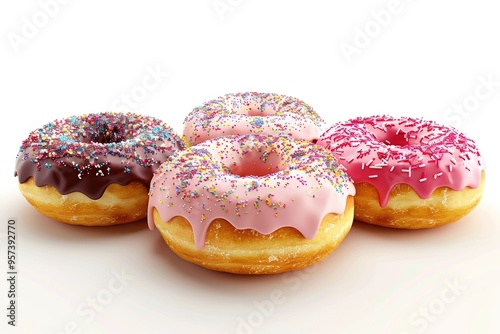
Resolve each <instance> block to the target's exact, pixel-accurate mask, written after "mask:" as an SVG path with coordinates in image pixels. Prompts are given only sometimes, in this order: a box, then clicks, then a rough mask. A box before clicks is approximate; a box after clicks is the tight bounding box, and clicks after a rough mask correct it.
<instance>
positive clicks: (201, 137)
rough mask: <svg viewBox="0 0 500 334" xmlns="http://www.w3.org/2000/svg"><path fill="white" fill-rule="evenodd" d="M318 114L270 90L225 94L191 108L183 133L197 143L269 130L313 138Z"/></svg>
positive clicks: (263, 132) (303, 104) (317, 123)
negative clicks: (220, 137)
mask: <svg viewBox="0 0 500 334" xmlns="http://www.w3.org/2000/svg"><path fill="white" fill-rule="evenodd" d="M322 124H323V120H322V119H321V117H320V116H319V115H318V114H317V113H316V112H315V111H314V110H313V109H312V108H311V107H310V106H309V105H307V104H306V103H304V102H303V101H301V100H299V99H297V98H295V97H290V96H285V95H279V94H272V93H256V92H246V93H236V94H226V95H224V96H221V97H218V98H216V99H215V100H211V101H208V102H205V103H204V104H203V105H202V106H199V107H196V108H194V109H193V110H192V111H191V112H190V113H189V114H188V115H187V116H186V118H185V119H184V132H183V136H184V138H185V140H186V141H187V144H188V145H196V144H199V143H201V142H204V141H205V140H208V139H213V138H217V137H219V136H229V135H245V134H268V135H275V136H289V137H292V138H295V139H302V140H308V141H311V142H315V141H316V140H317V139H318V138H319V135H320V129H319V127H320V126H321V125H322Z"/></svg>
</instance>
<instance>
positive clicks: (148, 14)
mask: <svg viewBox="0 0 500 334" xmlns="http://www.w3.org/2000/svg"><path fill="white" fill-rule="evenodd" d="M62 2H63V1H62V0H61V2H60V3H59V2H55V0H53V1H49V0H41V1H35V0H29V1H8V2H7V1H3V2H2V4H1V5H0V30H1V31H0V52H1V53H0V57H1V58H0V110H1V111H2V114H3V121H2V131H1V143H2V163H1V164H0V168H1V174H0V176H1V185H2V187H1V203H2V204H1V205H2V206H1V210H0V214H1V221H2V224H1V226H0V230H1V231H0V236H1V239H0V240H1V252H0V254H1V261H0V266H1V267H2V270H3V272H4V274H2V275H0V278H1V279H0V282H1V283H0V296H1V297H0V310H2V311H0V322H1V324H0V332H2V333H4V332H6V330H5V329H8V333H43V334H49V333H50V334H52V333H305V332H314V333H397V334H401V333H445V332H446V333H472V332H474V333H498V332H500V320H499V319H500V317H499V315H500V284H499V283H498V282H499V281H500V266H499V264H500V262H499V258H500V246H499V245H500V225H499V221H498V218H499V216H500V215H499V213H500V210H499V208H498V194H496V192H497V191H498V187H499V186H500V182H499V175H498V174H499V173H498V171H497V170H496V169H497V168H496V166H498V163H499V158H498V149H496V145H497V144H498V137H496V135H497V134H498V130H497V127H498V125H497V122H498V121H497V120H496V119H494V117H493V116H494V115H495V113H498V110H499V109H500V65H499V62H500V45H499V43H500V40H499V37H498V36H499V35H498V32H499V31H500V20H499V16H498V14H499V12H500V11H499V9H500V8H498V6H497V5H496V2H495V1H491V0H475V1H430V0H414V1H410V0H401V1H399V2H394V1H392V2H391V1H389V0H377V1H367V0H364V1H335V2H333V1H330V2H327V1H264V0H232V1H231V0H221V1H219V2H214V1H213V0H203V1H201V0H199V1H181V0H176V1H153V0H142V1H95V0H88V1H77V0H73V1H67V3H64V4H63V3H62ZM217 3H218V4H219V7H218V8H219V10H217V9H216V8H215V7H214V4H217ZM44 4H50V5H44ZM54 4H56V5H57V6H56V5H54ZM224 4H226V7H223V6H224ZM44 8H45V9H44ZM388 9H390V10H391V11H392V14H390V17H389V16H387V15H385V16H384V15H383V14H384V13H385V14H387V13H390V12H387V10H388ZM224 10H225V11H224ZM44 11H45V12H48V13H49V14H50V15H49V14H45V12H44ZM376 16H378V17H379V20H381V22H382V24H381V23H377V21H376V19H375V17H376ZM31 24H33V25H34V29H33V27H31V29H30V25H31ZM365 29H368V32H369V35H370V36H363V35H362V34H364V33H360V31H362V30H365ZM346 45H350V50H351V51H352V50H354V48H356V49H355V51H356V53H352V54H350V55H349V54H345V53H344V52H343V51H342V48H344V49H346V48H349V46H346ZM151 71H156V72H159V73H160V74H159V75H158V77H157V81H156V84H154V83H155V82H154V81H151V80H150V81H148V83H150V85H149V86H147V87H148V89H145V88H144V87H143V86H142V85H143V81H144V80H145V78H147V76H148V75H149V73H150V72H151ZM167 73H168V74H167ZM488 80H489V81H490V84H488V85H486V84H484V82H487V81H488ZM152 86H154V87H152ZM238 91H258V92H275V93H282V94H287V95H292V96H296V97H298V98H300V99H302V100H304V101H306V102H307V103H309V104H310V105H311V106H313V107H314V108H315V110H316V111H317V112H318V113H319V114H320V115H321V116H322V117H323V118H324V119H325V121H326V124H327V125H328V124H332V123H333V122H335V121H340V120H345V119H347V118H351V117H355V116H368V115H374V114H382V113H385V114H390V115H405V116H413V117H424V118H429V119H434V120H436V121H439V122H441V123H445V124H449V125H454V126H456V127H457V128H459V129H460V130H462V131H464V132H465V133H466V134H467V135H469V136H470V137H471V138H473V139H474V140H475V141H476V142H477V144H478V145H479V147H480V149H481V152H482V153H483V155H484V157H485V159H486V162H487V166H488V167H487V183H486V189H485V193H484V196H483V199H482V201H481V202H480V204H479V205H478V206H477V207H476V209H475V210H474V211H473V212H472V213H470V214H469V215H468V216H467V217H465V218H463V219H462V220H460V221H458V222H456V223H454V224H451V225H448V226H445V227H440V228H437V229H435V230H425V231H395V230H388V229H383V228H377V227H372V226H367V225H364V224H362V223H355V224H354V226H353V228H352V230H351V232H350V233H349V235H348V236H347V238H346V239H345V240H344V242H343V243H342V244H341V245H340V247H339V248H338V249H337V250H336V251H335V252H334V253H332V255H331V256H329V257H328V258H327V259H326V260H324V261H323V262H321V263H319V264H317V265H314V266H313V267H311V268H309V269H308V270H303V271H301V272H294V273H289V274H285V275H275V276H258V277H245V276H235V275H228V274H222V273H216V272H211V271H208V270H205V269H202V268H198V267H196V266H194V265H191V264H188V263H186V262H184V261H182V260H180V259H178V258H177V257H176V256H175V255H174V254H173V253H172V252H171V251H170V249H169V248H168V247H167V246H166V245H165V244H164V243H163V241H162V240H161V237H160V236H159V234H158V233H157V232H151V231H149V230H148V229H147V228H146V223H145V221H142V222H138V223H135V224H129V225H126V226H118V227H111V228H83V227H74V226H67V225H65V224H61V223H57V222H54V221H51V220H50V219H47V218H45V217H43V216H42V215H40V214H39V213H37V212H36V211H35V210H34V209H33V208H32V207H31V206H30V205H29V204H28V203H27V202H26V201H25V199H24V198H23V197H22V195H21V194H20V192H19V191H18V189H17V179H16V178H14V176H13V174H14V163H15V158H16V154H17V150H18V147H19V145H20V143H21V141H22V140H23V139H24V138H25V137H26V136H27V135H28V133H29V132H30V131H32V130H34V129H36V128H38V127H40V126H42V125H43V124H45V123H47V122H49V121H52V120H54V119H55V118H63V117H67V116H70V115H76V114H83V113H91V112H100V111H106V110H112V109H116V110H118V109H124V108H126V107H127V106H126V104H124V103H125V102H124V100H123V99H124V98H123V96H125V95H131V96H132V100H131V101H130V102H129V104H130V106H132V107H129V109H130V111H133V112H138V113H143V114H148V115H152V116H156V117H159V118H161V119H163V120H164V121H166V122H168V123H169V124H170V125H171V126H173V127H174V128H175V129H176V130H177V131H178V132H181V131H182V124H183V119H184V116H185V115H186V114H187V113H188V112H190V111H191V110H192V108H193V107H196V106H198V105H200V104H202V103H203V102H204V101H206V100H209V99H212V98H215V97H217V96H219V95H222V94H225V93H229V92H238ZM141 93H143V94H142V95H141ZM454 106H455V107H454ZM460 108H462V110H464V111H463V112H462V113H461V114H460V113H459V111H458V110H459V109H460ZM8 218H14V219H15V220H16V222H17V223H16V228H17V261H18V271H19V275H18V283H17V288H16V292H17V293H18V296H17V306H18V309H17V324H18V326H17V327H16V328H11V326H7V320H8V319H7V317H6V315H7V310H6V307H7V303H8V299H7V292H8V286H7V281H6V276H7V274H6V272H7V269H6V252H7V244H6V232H7V228H6V225H7V220H8ZM117 276H121V281H117V280H116V277H117ZM4 277H5V278H4ZM110 284H111V285H110ZM450 286H452V287H450ZM111 290H112V291H111ZM277 296H278V297H277ZM93 299H96V300H97V301H98V303H99V300H100V301H101V303H100V304H99V305H97V307H96V308H98V310H95V311H92V312H91V311H90V310H93V309H92V308H91V306H90V305H89V304H88V303H91V301H92V300H93Z"/></svg>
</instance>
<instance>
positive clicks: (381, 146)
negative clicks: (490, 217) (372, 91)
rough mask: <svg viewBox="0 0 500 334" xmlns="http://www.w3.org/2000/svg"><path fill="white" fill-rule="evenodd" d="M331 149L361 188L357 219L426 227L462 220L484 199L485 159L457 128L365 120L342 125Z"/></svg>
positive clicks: (330, 139)
mask: <svg viewBox="0 0 500 334" xmlns="http://www.w3.org/2000/svg"><path fill="white" fill-rule="evenodd" d="M318 145H320V146H323V147H325V148H327V149H329V150H330V151H331V152H332V153H333V155H334V156H335V157H336V158H337V159H339V162H340V163H342V164H343V165H344V166H345V167H346V168H347V172H348V174H349V175H350V176H351V177H352V178H353V180H354V184H355V186H356V196H355V198H354V203H355V210H354V216H355V219H357V220H360V221H363V222H366V223H370V224H374V225H380V226H386V227H394V228H405V229H419V228H431V227H437V226H440V225H444V224H447V223H451V222H454V221H456V220H458V219H460V218H462V217H463V216H465V215H467V214H468V213H469V212H470V211H471V210H472V209H473V208H474V207H475V206H476V205H477V204H478V203H479V201H480V199H481V196H482V193H483V187H484V177H485V176H484V161H483V159H482V157H481V155H480V154H479V151H478V149H477V147H476V145H475V143H474V141H472V140H471V139H469V138H467V137H466V136H465V135H463V134H462V133H460V132H458V131H457V130H456V129H453V128H449V127H445V126H443V125H439V124H436V123H435V122H433V121H426V120H422V119H414V118H409V117H401V118H394V117H390V116H373V117H358V118H355V119H352V120H349V121H346V122H340V123H337V124H334V125H333V126H332V127H331V128H330V129H328V130H327V131H326V132H325V133H323V134H322V135H321V137H320V139H319V140H318Z"/></svg>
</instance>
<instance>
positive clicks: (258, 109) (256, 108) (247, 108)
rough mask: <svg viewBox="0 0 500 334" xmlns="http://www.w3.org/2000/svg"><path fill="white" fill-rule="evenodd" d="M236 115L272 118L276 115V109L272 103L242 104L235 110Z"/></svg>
mask: <svg viewBox="0 0 500 334" xmlns="http://www.w3.org/2000/svg"><path fill="white" fill-rule="evenodd" d="M234 112H235V113H236V114H240V115H247V116H263V117H265V116H272V115H275V114H276V109H275V106H274V104H271V103H261V104H259V103H255V102H251V103H241V104H239V106H238V107H237V108H236V109H235V110H234Z"/></svg>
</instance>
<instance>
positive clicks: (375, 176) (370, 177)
mask: <svg viewBox="0 0 500 334" xmlns="http://www.w3.org/2000/svg"><path fill="white" fill-rule="evenodd" d="M377 177H378V175H375V174H374V175H368V178H369V179H375V178H377Z"/></svg>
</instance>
